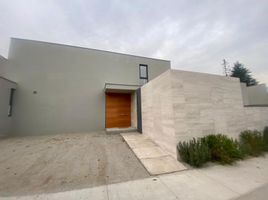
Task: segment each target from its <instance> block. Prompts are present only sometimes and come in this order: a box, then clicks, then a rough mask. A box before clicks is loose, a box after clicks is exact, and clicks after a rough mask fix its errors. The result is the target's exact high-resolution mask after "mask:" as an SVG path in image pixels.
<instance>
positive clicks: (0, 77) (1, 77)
mask: <svg viewBox="0 0 268 200" xmlns="http://www.w3.org/2000/svg"><path fill="white" fill-rule="evenodd" d="M0 79H3V80H6V81H8V82H11V83H15V84H17V82H15V81H12V80H9V79H7V78H5V77H3V76H0Z"/></svg>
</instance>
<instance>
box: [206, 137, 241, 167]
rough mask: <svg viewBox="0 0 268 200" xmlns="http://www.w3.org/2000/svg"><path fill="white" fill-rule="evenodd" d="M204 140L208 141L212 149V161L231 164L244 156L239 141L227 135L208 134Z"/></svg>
mask: <svg viewBox="0 0 268 200" xmlns="http://www.w3.org/2000/svg"><path fill="white" fill-rule="evenodd" d="M202 140H203V141H204V142H205V143H207V145H208V147H209V149H210V154H211V161H214V162H215V161H216V162H220V163H222V164H231V163H233V162H234V161H236V160H238V159H241V158H242V153H241V152H240V148H239V143H238V142H237V141H236V140H233V139H231V138H228V137H227V136H226V135H222V134H217V135H208V136H206V137H204V138H203V139H202Z"/></svg>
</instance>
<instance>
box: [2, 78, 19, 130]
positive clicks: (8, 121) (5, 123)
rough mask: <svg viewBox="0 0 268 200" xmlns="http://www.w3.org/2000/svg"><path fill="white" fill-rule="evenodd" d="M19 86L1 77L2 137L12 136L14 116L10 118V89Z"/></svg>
mask: <svg viewBox="0 0 268 200" xmlns="http://www.w3.org/2000/svg"><path fill="white" fill-rule="evenodd" d="M16 87H17V84H16V83H14V82H12V81H9V80H7V79H5V78H3V77H0V97H1V98H0V135H8V134H11V129H12V122H13V118H12V116H8V108H9V97H10V89H11V88H16Z"/></svg>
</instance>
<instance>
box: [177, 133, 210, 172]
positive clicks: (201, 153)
mask: <svg viewBox="0 0 268 200" xmlns="http://www.w3.org/2000/svg"><path fill="white" fill-rule="evenodd" d="M177 149H178V153H179V155H180V157H181V159H182V160H183V161H184V162H186V163H188V164H189V165H192V166H194V167H201V166H202V165H204V164H205V163H206V162H207V161H209V160H210V153H209V148H208V145H207V144H206V143H204V142H203V141H202V140H201V139H200V138H199V139H195V138H193V139H192V140H190V141H189V142H179V144H178V146H177Z"/></svg>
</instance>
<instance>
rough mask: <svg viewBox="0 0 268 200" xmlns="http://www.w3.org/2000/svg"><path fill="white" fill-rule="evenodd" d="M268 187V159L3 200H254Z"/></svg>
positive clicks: (256, 159) (254, 159) (262, 158)
mask: <svg viewBox="0 0 268 200" xmlns="http://www.w3.org/2000/svg"><path fill="white" fill-rule="evenodd" d="M267 183H268V157H267V156H266V158H264V157H260V158H252V159H248V160H245V161H241V162H238V163H237V164H235V165H233V166H221V165H215V166H210V167H207V168H204V169H198V170H196V169H195V170H185V171H181V172H176V173H172V174H166V175H160V176H156V177H151V178H146V179H141V180H134V181H129V182H123V183H117V184H109V185H103V186H99V187H94V188H89V189H82V190H73V191H68V192H61V193H51V194H43V195H36V196H24V197H8V198H2V199H4V200H11V199H19V200H26V199H64V200H66V199H94V200H119V199H120V200H124V199H126V200H130V199H131V200H136V199H137V200H147V199H148V200H151V199H154V200H157V199H160V200H163V199H165V200H173V199H181V200H194V199H198V200H227V199H237V198H239V199H242V198H241V197H243V196H242V195H245V197H248V196H249V197H250V195H252V194H254V190H256V191H259V192H266V190H264V189H263V187H264V186H265V185H267ZM266 193H267V192H266ZM259 196H260V197H264V195H259Z"/></svg>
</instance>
